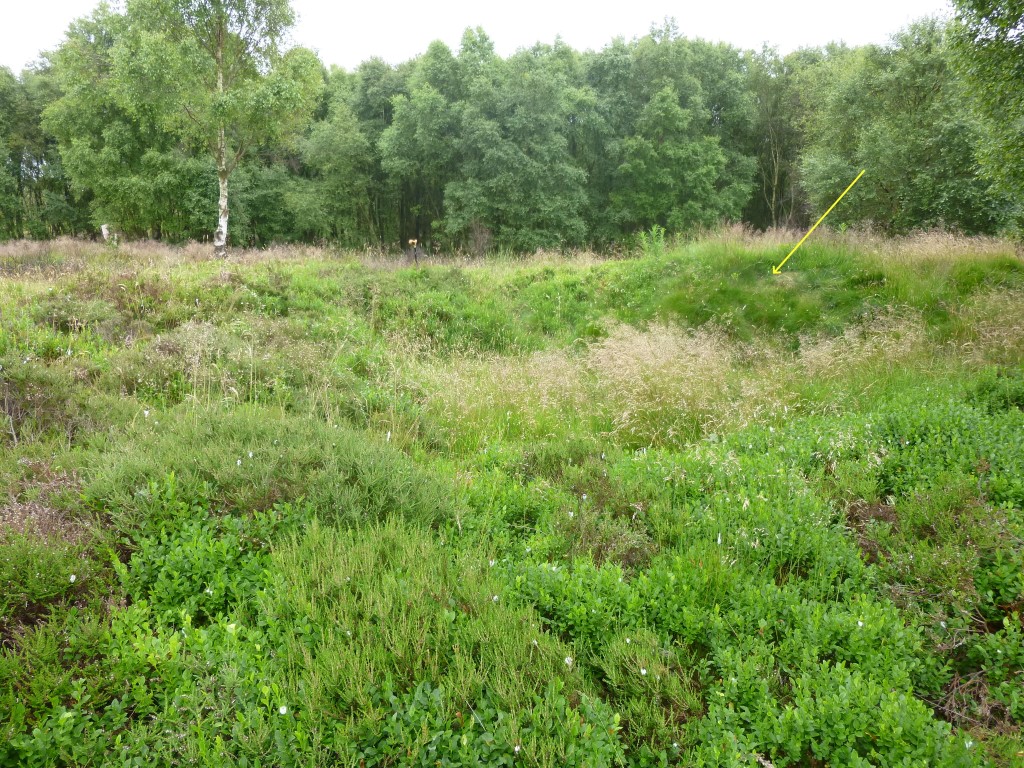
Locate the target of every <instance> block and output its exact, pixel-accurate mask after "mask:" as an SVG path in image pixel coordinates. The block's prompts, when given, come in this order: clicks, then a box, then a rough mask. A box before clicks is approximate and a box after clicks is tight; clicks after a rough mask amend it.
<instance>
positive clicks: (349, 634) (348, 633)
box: [345, 629, 352, 637]
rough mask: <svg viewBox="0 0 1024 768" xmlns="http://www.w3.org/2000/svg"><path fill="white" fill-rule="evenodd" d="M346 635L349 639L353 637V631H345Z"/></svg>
mask: <svg viewBox="0 0 1024 768" xmlns="http://www.w3.org/2000/svg"><path fill="white" fill-rule="evenodd" d="M345 634H346V635H348V636H349V637H352V630H351V629H346V630H345Z"/></svg>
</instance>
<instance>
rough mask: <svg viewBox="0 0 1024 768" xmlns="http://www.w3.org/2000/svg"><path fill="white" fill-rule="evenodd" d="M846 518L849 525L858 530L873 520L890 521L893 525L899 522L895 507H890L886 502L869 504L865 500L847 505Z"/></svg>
mask: <svg viewBox="0 0 1024 768" xmlns="http://www.w3.org/2000/svg"><path fill="white" fill-rule="evenodd" d="M846 519H847V520H849V521H850V525H852V526H853V527H854V528H857V529H858V530H860V529H863V528H864V527H866V526H867V524H868V523H870V522H872V521H874V520H881V521H882V522H884V523H892V524H893V525H894V526H895V525H896V524H897V523H899V518H897V517H896V509H895V507H891V506H889V505H888V504H869V503H868V502H866V501H855V502H853V503H852V504H851V505H850V506H849V507H847V508H846Z"/></svg>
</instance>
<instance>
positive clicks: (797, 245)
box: [772, 171, 864, 275]
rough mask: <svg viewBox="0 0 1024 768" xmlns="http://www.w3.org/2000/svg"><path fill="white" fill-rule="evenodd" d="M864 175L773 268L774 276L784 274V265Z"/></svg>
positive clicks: (852, 182) (851, 185)
mask: <svg viewBox="0 0 1024 768" xmlns="http://www.w3.org/2000/svg"><path fill="white" fill-rule="evenodd" d="M863 175H864V171H861V172H860V173H858V174H857V178H856V179H854V180H853V181H851V182H850V186H848V187H847V188H846V189H844V190H843V194H841V195H840V196H839V197H837V198H836V201H835V202H834V203H832V206H831V207H830V208H829V209H828V210H827V211H825V212H824V213H823V214H821V218H820V219H818V220H817V221H816V222H814V226H813V227H811V228H810V229H809V230H807V234H806V235H804V236H803V239H802V240H800V242H799V243H797V244H796V245H795V246H793V250H792V251H790V252H789V253H788V254H787V255H786V258H784V259H783V260H782V261H780V262H779V266H777V267H772V274H773V275H777V274H779V273H781V272H782V265H783V264H785V263H786V262H787V261H789V257H790V256H792V255H793V254H794V253H796V249H797V248H799V247H800V246H801V245H803V244H804V240H806V239H807V238H808V237H810V236H811V232H813V231H814V230H816V229H817V228H818V225H819V224H821V222H823V221H824V220H825V217H826V216H828V215H829V214H830V213H832V208H835V207H836V206H837V205H839V201H840V200H842V199H843V198H844V197H846V193H847V192H849V191H850V190H851V189H853V185H854V184H856V183H857V182H858V181H860V177H861V176H863Z"/></svg>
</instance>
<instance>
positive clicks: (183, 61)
mask: <svg viewBox="0 0 1024 768" xmlns="http://www.w3.org/2000/svg"><path fill="white" fill-rule="evenodd" d="M127 16H128V22H129V28H130V30H131V32H130V34H128V35H126V36H125V37H124V39H123V41H122V43H121V45H119V47H118V50H117V51H116V53H115V72H116V81H117V83H118V85H119V87H120V88H121V90H122V94H123V96H124V99H125V101H126V103H128V104H130V105H132V107H133V108H134V109H136V110H138V111H139V112H141V113H145V114H150V115H155V116H157V117H158V119H160V120H162V121H163V122H164V124H165V125H166V126H167V127H168V128H169V129H170V130H173V131H174V132H176V133H177V134H179V135H180V136H181V137H182V139H183V140H184V141H186V142H189V143H190V144H192V145H193V146H195V147H196V148H202V149H205V150H206V151H207V152H209V153H210V154H211V155H212V157H213V160H214V162H215V164H216V167H217V181H218V187H219V199H218V210H217V214H218V215H217V228H216V230H215V232H214V237H213V243H214V253H215V254H216V255H217V256H220V257H223V256H225V255H226V254H227V245H228V219H229V211H230V208H229V203H228V200H229V198H228V182H229V180H230V178H231V174H232V172H233V171H234V170H235V168H236V167H237V166H238V164H239V163H240V162H241V161H242V159H243V158H244V157H245V156H246V154H247V153H249V152H250V151H252V150H253V149H254V148H255V147H257V146H259V145H260V144H261V143H263V142H269V141H281V140H283V139H284V138H286V137H287V136H288V135H289V134H294V133H296V132H298V131H299V130H301V129H302V128H304V127H305V126H306V125H307V124H308V123H309V120H310V118H311V115H312V111H313V108H314V107H315V105H316V103H317V100H318V97H319V94H320V91H321V89H322V88H323V69H322V66H321V64H320V62H319V60H318V59H317V58H316V56H315V54H313V53H312V52H311V51H308V50H305V49H301V48H294V49H291V50H289V51H287V52H286V53H282V50H281V49H282V43H283V41H284V39H285V35H286V33H287V32H288V30H289V29H290V27H291V26H292V24H293V23H294V21H295V15H294V13H293V12H292V10H291V7H290V4H289V2H288V0H128V3H127Z"/></svg>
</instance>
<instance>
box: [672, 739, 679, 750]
mask: <svg viewBox="0 0 1024 768" xmlns="http://www.w3.org/2000/svg"><path fill="white" fill-rule="evenodd" d="M672 749H679V742H678V741H673V742H672Z"/></svg>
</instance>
